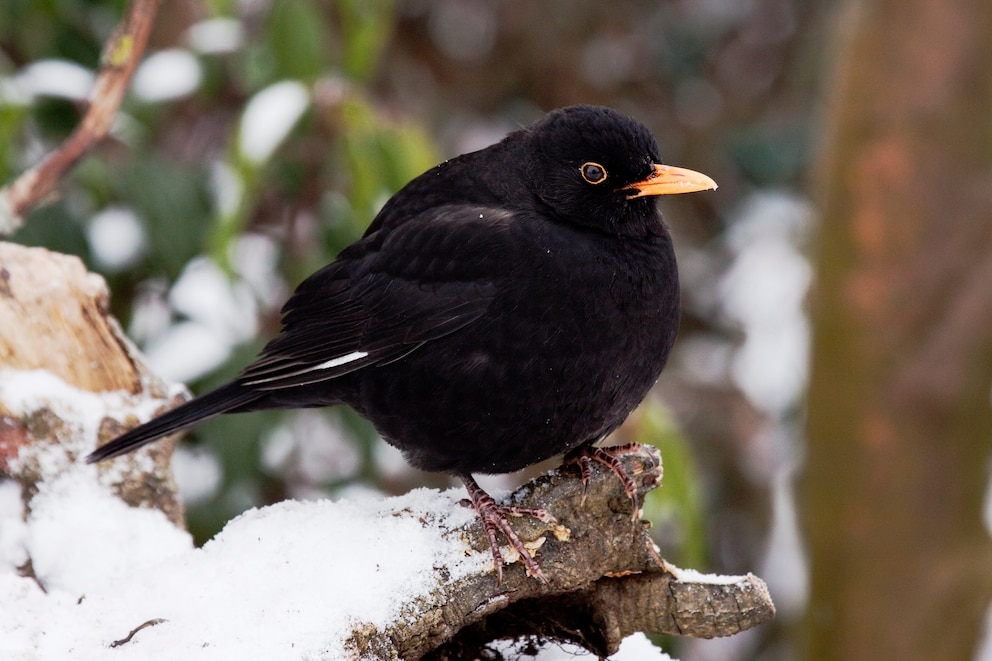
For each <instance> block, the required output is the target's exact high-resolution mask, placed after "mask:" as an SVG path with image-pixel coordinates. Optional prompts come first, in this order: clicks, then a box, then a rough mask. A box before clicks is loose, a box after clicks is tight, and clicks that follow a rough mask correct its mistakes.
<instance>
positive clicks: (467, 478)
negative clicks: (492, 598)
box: [459, 475, 555, 585]
mask: <svg viewBox="0 0 992 661" xmlns="http://www.w3.org/2000/svg"><path fill="white" fill-rule="evenodd" d="M459 477H460V478H461V480H462V482H464V483H465V489H466V490H468V496H469V498H471V499H472V507H473V508H474V509H475V511H476V512H477V513H478V514H479V518H480V519H482V527H483V528H484V529H485V531H486V538H487V539H488V540H489V550H490V551H492V554H493V563H494V564H495V565H496V585H502V584H503V554H502V553H500V551H499V544H498V543H497V541H496V531H497V530H499V531H500V532H502V533H503V535H504V536H505V537H506V540H507V541H508V542H509V544H510V546H512V547H513V549H514V550H515V551H516V552H517V553H519V554H520V561H521V562H523V563H524V567H526V568H527V573H528V574H530V575H531V576H533V577H534V578H536V579H538V580H539V581H541V582H542V583H545V584H546V583H547V582H548V579H547V578H545V576H544V573H543V572H542V571H541V567H540V566H539V565H538V564H537V561H536V560H534V558H532V557H531V555H530V552H529V551H528V550H527V548H526V547H525V546H524V543H523V542H522V541H521V540H520V537H518V536H517V533H515V532H513V528H511V527H510V522H509V521H507V520H506V517H507V515H509V516H532V517H534V518H535V519H539V520H541V521H544V522H545V523H554V522H555V518H554V517H553V516H551V515H550V514H549V513H548V512H547V511H546V510H544V509H529V508H525V507H515V506H513V505H500V504H499V503H497V502H496V501H495V500H493V498H492V496H490V495H489V494H488V493H486V492H485V490H483V488H482V487H480V486H479V484H478V483H477V482H476V481H475V479H473V478H472V476H471V475H460V476H459Z"/></svg>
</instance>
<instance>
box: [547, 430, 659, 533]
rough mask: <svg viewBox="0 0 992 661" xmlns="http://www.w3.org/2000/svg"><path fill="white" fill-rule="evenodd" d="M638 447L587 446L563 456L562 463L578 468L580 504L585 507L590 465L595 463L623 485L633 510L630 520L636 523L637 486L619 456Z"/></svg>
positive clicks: (638, 510) (632, 451)
mask: <svg viewBox="0 0 992 661" xmlns="http://www.w3.org/2000/svg"><path fill="white" fill-rule="evenodd" d="M640 447H641V446H640V445H639V444H637V443H628V444H626V445H615V446H613V447H606V448H601V447H597V446H593V445H587V446H584V447H582V448H580V449H578V450H575V451H574V452H570V453H569V454H567V455H566V456H565V461H564V463H565V464H576V465H577V466H578V467H579V473H580V475H581V478H582V500H581V502H580V504H582V505H585V502H586V494H587V492H588V489H589V476H590V474H591V464H592V462H593V461H596V462H599V463H601V464H603V465H604V466H606V467H607V468H609V469H610V470H611V471H613V474H614V475H616V476H617V478H619V480H620V483H621V484H623V490H624V491H625V492H626V493H627V498H629V499H630V503H631V507H632V508H633V511H632V513H631V519H632V520H634V521H636V520H637V517H638V516H640V512H641V508H640V503H639V502H638V498H637V485H636V484H634V478H632V477H631V476H630V473H629V472H627V469H626V468H625V467H624V465H623V463H622V462H621V461H620V456H621V455H624V454H631V453H634V452H637V451H639V450H640Z"/></svg>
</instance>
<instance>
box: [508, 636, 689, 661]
mask: <svg viewBox="0 0 992 661" xmlns="http://www.w3.org/2000/svg"><path fill="white" fill-rule="evenodd" d="M495 647H496V649H498V650H499V651H500V652H501V653H502V654H503V655H504V656H505V657H506V658H508V659H520V661H527V660H528V659H533V661H575V660H576V659H579V660H581V659H597V658H599V657H597V656H596V655H595V654H592V653H591V652H587V651H586V650H584V649H582V648H581V647H578V646H576V645H567V644H555V643H543V644H539V645H538V652H537V655H536V656H532V655H530V654H527V653H525V652H524V651H523V650H524V649H525V648H526V643H525V642H516V641H514V642H500V643H498V644H497V645H496V646H495ZM608 661H673V660H672V658H671V657H670V656H668V655H667V654H665V653H664V652H662V651H661V650H660V649H658V648H657V647H655V646H654V644H653V643H652V642H651V641H650V640H648V637H647V636H645V635H644V634H642V633H638V634H634V635H633V636H628V637H627V638H624V640H623V642H622V643H620V650H619V651H618V652H617V653H616V654H614V655H612V656H610V657H608Z"/></svg>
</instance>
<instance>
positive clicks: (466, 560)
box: [0, 244, 774, 659]
mask: <svg viewBox="0 0 992 661" xmlns="http://www.w3.org/2000/svg"><path fill="white" fill-rule="evenodd" d="M37 273H44V274H46V276H45V278H44V282H41V281H39V280H38V279H37V278H36V277H33V276H32V274H37ZM106 302H107V293H106V290H105V286H104V285H103V284H102V282H101V281H100V280H99V278H97V277H96V276H92V275H90V274H87V273H86V272H85V270H84V269H83V268H82V266H81V264H80V263H79V261H78V260H76V259H75V258H69V257H65V256H60V255H55V254H53V253H49V252H47V251H44V250H39V249H27V248H21V247H17V246H10V245H4V244H0V315H2V316H3V318H4V319H5V320H8V321H9V323H4V324H2V325H0V355H4V356H5V359H4V365H3V367H2V370H0V475H6V476H7V478H8V479H7V480H6V481H5V482H4V481H0V595H2V596H0V633H2V634H3V635H0V641H2V642H0V656H4V653H5V652H8V651H11V652H20V653H26V652H27V653H34V654H36V655H39V656H40V657H42V658H59V657H61V656H65V655H68V654H69V653H70V650H71V653H72V654H74V655H75V656H76V657H78V658H109V655H110V654H111V653H112V654H113V655H114V658H118V657H119V658H121V659H130V658H136V659H137V658H140V659H156V658H163V659H164V658H191V659H195V658H210V659H214V658H283V659H290V658H301V659H302V658H328V659H338V658H362V659H393V658H403V659H418V658H437V659H442V658H443V659H454V658H477V657H478V656H479V655H480V654H481V650H482V649H483V648H484V647H486V646H488V645H492V644H494V643H493V641H494V640H499V639H507V638H509V639H513V638H519V637H534V636H537V637H539V638H543V639H551V640H559V641H572V642H575V643H578V644H579V645H581V646H582V647H584V648H586V649H589V650H592V651H593V652H595V653H597V654H601V655H606V654H609V653H612V652H614V651H615V650H616V649H617V647H618V645H619V644H620V642H621V641H622V640H623V639H624V637H626V636H628V635H629V634H632V633H634V632H638V631H647V632H663V633H670V634H677V635H686V636H702V637H712V636H724V635H732V634H734V633H737V632H739V631H742V630H744V629H747V628H750V627H752V626H754V625H756V624H759V623H761V622H763V621H766V620H768V619H769V618H770V617H772V615H773V614H774V607H773V606H772V604H771V601H770V599H769V598H768V594H767V591H766V590H765V587H764V584H763V583H762V582H761V580H760V579H757V578H755V577H753V576H750V575H749V576H744V577H704V576H700V575H698V574H695V573H693V572H683V571H681V570H677V569H675V568H673V567H671V566H669V565H668V564H667V563H665V562H664V561H663V560H661V558H659V557H658V555H657V551H656V549H655V546H654V545H653V543H652V542H651V540H650V538H649V536H648V531H647V527H648V526H647V524H646V523H644V522H642V521H640V520H637V519H635V518H633V517H631V509H630V507H631V505H630V500H629V499H628V497H627V495H626V493H625V492H624V490H623V487H622V485H621V484H620V482H619V480H617V479H616V477H615V476H614V475H613V474H612V473H610V472H609V471H607V470H603V469H600V467H598V466H594V467H593V472H592V475H591V479H590V481H589V484H588V490H587V493H586V496H585V498H583V485H582V483H581V480H580V479H579V473H578V470H577V469H575V468H574V467H566V468H562V469H559V470H557V471H553V472H551V473H549V474H547V475H545V476H542V477H540V478H538V479H536V480H533V481H531V482H529V483H527V484H526V485H524V486H523V487H521V488H520V489H519V490H517V491H516V492H515V493H513V494H510V495H508V496H506V498H507V499H508V500H510V501H512V502H514V503H516V504H519V505H521V506H523V507H543V508H546V509H548V510H549V511H550V512H551V513H552V514H553V515H554V516H555V517H556V519H557V520H558V521H559V522H560V524H561V525H560V526H549V525H548V524H544V523H541V522H539V521H536V520H532V519H530V518H521V519H519V520H514V527H515V529H516V530H517V531H518V533H519V535H520V536H521V538H522V539H523V540H524V541H525V542H526V543H527V544H529V545H530V547H533V548H534V549H535V552H536V557H537V559H538V561H539V562H540V564H541V567H542V569H543V571H544V572H545V575H546V576H547V578H548V579H549V584H548V585H545V584H542V583H541V582H539V581H537V580H534V579H533V578H530V577H528V576H527V575H526V574H525V573H524V571H523V569H522V568H521V567H520V565H519V563H514V564H513V565H512V566H511V567H508V568H506V570H505V572H504V574H505V580H504V583H503V584H502V585H497V584H496V579H495V574H494V572H493V567H492V556H491V554H490V553H489V550H488V546H487V543H486V541H485V536H484V534H483V532H482V527H481V525H480V523H479V521H478V518H477V517H476V516H475V514H474V511H473V510H472V509H471V508H470V507H465V506H463V505H462V504H461V499H462V498H463V497H464V492H463V491H462V490H460V489H459V490H449V491H445V492H437V491H435V490H428V489H420V490H416V491H413V492H411V493H409V494H407V495H405V496H401V497H396V498H376V497H372V496H369V497H362V498H357V499H353V500H341V501H336V502H330V501H319V502H292V501H288V502H284V503H280V504H277V505H273V506H270V507H266V508H262V509H258V510H252V511H250V512H247V513H245V514H243V515H242V516H241V517H239V518H237V519H235V520H234V521H232V522H230V523H229V524H228V525H227V527H226V528H225V529H224V530H223V531H222V532H221V533H220V534H219V535H218V536H217V537H216V538H215V539H213V540H211V541H210V542H208V543H207V544H206V545H205V546H204V547H203V548H200V549H195V548H193V546H192V543H191V541H190V539H189V536H188V535H187V534H186V533H185V532H184V531H183V530H182V529H181V527H179V526H181V510H180V509H179V507H178V506H177V505H176V502H177V501H176V497H175V491H174V488H173V484H172V481H171V477H170V475H169V472H168V466H167V462H168V454H169V452H170V449H171V448H170V446H169V445H168V444H164V445H162V446H160V447H159V448H157V449H156V448H155V447H154V446H153V447H152V448H151V449H149V450H144V451H142V452H139V453H137V454H136V455H135V456H134V457H129V458H125V459H121V460H118V461H115V462H110V463H108V464H106V465H103V466H100V467H95V466H89V465H85V464H84V463H82V461H81V457H82V456H83V455H84V454H85V453H86V452H88V451H89V450H91V449H92V448H93V447H94V446H95V445H96V443H97V442H98V439H100V440H106V439H107V438H108V437H110V436H113V435H114V434H116V433H117V432H118V431H119V430H120V429H121V428H122V426H124V425H132V424H135V423H136V422H137V421H139V420H144V419H146V418H148V417H150V416H151V415H153V414H154V412H155V411H156V410H158V409H160V408H161V407H163V406H167V405H169V404H170V402H172V401H173V399H174V398H176V397H181V396H182V390H181V389H178V388H173V387H170V386H168V385H167V384H164V383H162V382H161V381H160V380H158V379H156V378H155V377H154V376H153V375H151V374H149V373H148V371H147V369H146V368H145V367H144V365H143V362H142V360H141V357H140V355H138V354H137V352H136V351H135V350H134V347H133V345H131V344H130V343H129V342H127V340H126V339H125V338H123V336H122V334H121V333H120V330H119V328H118V326H117V325H116V323H115V322H114V321H113V320H112V318H110V317H109V316H108V314H107V305H106ZM69 311H71V312H69ZM77 311H80V312H78V313H77ZM53 319H58V320H59V323H54V322H53ZM42 347H43V349H42ZM94 352H95V353H94ZM103 352H106V354H107V355H104V353H103ZM115 354H116V355H115ZM101 367H102V369H101ZM90 372H92V373H93V374H92V375H91V374H90ZM103 372H107V373H103ZM622 460H623V462H624V464H625V467H626V468H627V470H628V471H629V472H630V473H631V474H632V475H634V476H635V481H636V484H637V488H638V491H639V496H640V497H641V498H642V499H643V496H644V494H646V493H647V492H648V491H650V490H651V489H653V488H655V487H656V486H657V485H658V484H659V483H660V480H661V461H660V457H659V456H658V454H657V452H656V451H655V450H653V449H650V448H644V449H643V450H642V451H640V452H636V453H630V454H626V455H623V457H622ZM125 500H126V501H127V502H128V503H130V504H131V505H133V506H129V505H126V504H125ZM505 555H506V556H507V557H509V555H510V553H509V551H506V552H505ZM111 648H112V650H111Z"/></svg>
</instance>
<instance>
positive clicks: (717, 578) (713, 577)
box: [666, 565, 747, 585]
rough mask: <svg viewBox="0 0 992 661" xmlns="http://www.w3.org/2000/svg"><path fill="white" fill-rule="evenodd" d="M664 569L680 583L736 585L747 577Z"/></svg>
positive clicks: (669, 567) (671, 567)
mask: <svg viewBox="0 0 992 661" xmlns="http://www.w3.org/2000/svg"><path fill="white" fill-rule="evenodd" d="M666 569H667V570H668V571H669V572H671V574H672V575H673V576H674V577H675V578H676V580H678V581H679V582H681V583H704V584H707V585H736V584H737V583H740V582H742V581H746V580H747V576H725V575H722V574H704V573H702V572H699V571H696V570H695V569H682V568H681V567H676V566H675V565H668V566H667V567H666Z"/></svg>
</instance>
